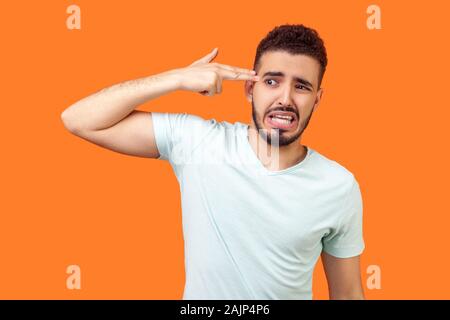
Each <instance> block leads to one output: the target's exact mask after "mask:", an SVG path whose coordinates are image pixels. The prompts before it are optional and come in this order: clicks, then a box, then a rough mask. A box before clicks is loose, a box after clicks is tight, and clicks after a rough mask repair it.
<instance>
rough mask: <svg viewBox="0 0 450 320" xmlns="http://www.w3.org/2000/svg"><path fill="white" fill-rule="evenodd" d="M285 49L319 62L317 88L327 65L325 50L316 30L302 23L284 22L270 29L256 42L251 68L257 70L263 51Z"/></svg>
mask: <svg viewBox="0 0 450 320" xmlns="http://www.w3.org/2000/svg"><path fill="white" fill-rule="evenodd" d="M279 50H281V51H287V52H289V53H290V54H304V55H307V56H310V57H311V58H314V59H316V60H317V61H318V62H319V64H320V72H319V88H320V85H321V83H322V78H323V75H324V73H325V69H326V67H327V63H328V60H327V51H326V49H325V45H324V42H323V40H322V39H321V38H320V36H319V34H318V33H317V31H316V30H314V29H311V28H308V27H306V26H304V25H303V24H285V25H281V26H277V27H275V28H274V29H272V31H270V32H269V33H268V34H267V35H266V37H265V38H264V39H262V40H261V42H260V43H259V44H258V47H257V49H256V56H255V61H254V63H253V70H256V71H258V69H259V67H260V65H259V63H260V61H259V60H260V59H261V56H262V55H263V53H264V52H268V51H279Z"/></svg>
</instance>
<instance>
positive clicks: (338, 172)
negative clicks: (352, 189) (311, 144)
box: [313, 150, 355, 185]
mask: <svg viewBox="0 0 450 320" xmlns="http://www.w3.org/2000/svg"><path fill="white" fill-rule="evenodd" d="M313 157H314V161H313V163H314V166H315V167H316V169H317V171H318V172H319V173H320V174H321V175H322V177H323V178H325V179H330V180H333V181H339V182H342V183H345V184H350V185H351V184H353V183H354V181H355V176H354V175H353V173H352V172H351V171H350V170H349V169H348V168H347V167H345V166H344V165H343V164H341V163H339V162H337V161H336V160H333V159H331V158H329V157H327V156H325V155H324V154H322V153H320V152H318V151H317V150H314V151H313Z"/></svg>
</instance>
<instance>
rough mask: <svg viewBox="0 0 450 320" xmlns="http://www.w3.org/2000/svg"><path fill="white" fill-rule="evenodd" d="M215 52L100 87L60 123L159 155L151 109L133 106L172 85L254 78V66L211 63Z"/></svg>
mask: <svg viewBox="0 0 450 320" xmlns="http://www.w3.org/2000/svg"><path fill="white" fill-rule="evenodd" d="M216 55H217V50H216V49H215V50H213V51H212V52H210V53H209V54H207V55H206V56H204V57H202V58H200V59H198V60H196V61H194V62H193V63H192V64H190V65H189V66H188V67H185V68H178V69H174V70H170V71H166V72H163V73H160V74H157V75H154V76H149V77H145V78H140V79H136V80H130V81H126V82H122V83H119V84H116V85H113V86H111V87H108V88H105V89H103V90H100V91H98V92H96V93H94V94H92V95H90V96H88V97H86V98H83V99H81V100H79V101H77V102H76V103H74V104H73V105H71V106H70V107H68V108H67V109H66V110H64V111H63V112H62V114H61V119H62V121H63V123H64V126H65V127H66V128H67V130H69V131H70V132H71V133H73V134H75V135H77V136H79V137H81V138H83V139H85V140H88V141H90V142H93V143H95V144H97V145H99V146H102V147H105V148H107V149H110V150H113V151H116V152H119V153H123V154H128V155H133V156H138V157H146V158H159V157H160V153H159V150H158V148H157V145H156V140H155V133H154V129H153V128H154V124H153V120H154V119H153V117H152V114H151V113H150V112H144V111H138V110H135V109H136V107H137V106H139V105H140V104H142V103H144V102H146V101H148V100H152V99H155V98H157V97H159V96H161V95H163V94H166V93H169V92H172V91H176V90H187V91H193V92H198V93H201V94H205V95H214V94H219V93H221V91H222V80H224V79H227V80H252V81H258V78H257V77H255V74H254V72H253V71H252V70H248V69H243V68H238V67H233V66H229V65H224V64H218V63H210V62H211V60H213V59H214V58H215V57H216ZM166 142H167V141H166Z"/></svg>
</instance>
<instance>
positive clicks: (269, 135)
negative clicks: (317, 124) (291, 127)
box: [252, 100, 313, 147]
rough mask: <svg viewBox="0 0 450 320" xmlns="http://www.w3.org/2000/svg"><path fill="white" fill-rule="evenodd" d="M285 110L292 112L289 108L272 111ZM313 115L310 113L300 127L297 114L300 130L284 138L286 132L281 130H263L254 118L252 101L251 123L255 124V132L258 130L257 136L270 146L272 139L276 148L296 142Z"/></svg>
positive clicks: (254, 111) (300, 122)
mask: <svg viewBox="0 0 450 320" xmlns="http://www.w3.org/2000/svg"><path fill="white" fill-rule="evenodd" d="M282 109H283V110H285V109H289V111H293V110H292V109H290V108H284V107H279V108H275V109H274V110H282ZM312 114H313V111H311V114H310V115H309V117H308V118H307V119H306V122H305V125H304V126H303V128H302V127H301V126H302V121H301V120H302V119H300V115H299V114H298V113H297V116H298V118H299V119H298V125H299V126H300V128H301V130H299V131H297V132H296V133H295V134H294V135H293V136H286V134H285V132H287V130H283V129H274V128H270V129H265V128H264V127H263V125H262V123H261V122H259V120H258V118H257V116H256V110H255V105H254V102H253V100H252V117H253V122H254V123H255V126H256V130H258V133H259V135H260V136H261V138H262V139H263V140H264V141H266V142H267V144H268V145H272V139H274V140H275V141H274V145H275V146H276V145H277V143H276V140H278V146H279V147H281V146H287V145H289V144H291V143H293V142H295V141H297V139H298V138H299V137H300V136H301V135H302V133H303V131H305V129H306V127H308V124H309V120H310V119H311V116H312ZM263 121H264V117H263Z"/></svg>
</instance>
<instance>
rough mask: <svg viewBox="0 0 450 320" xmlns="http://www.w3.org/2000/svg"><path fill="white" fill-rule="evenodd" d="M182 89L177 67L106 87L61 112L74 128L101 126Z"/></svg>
mask: <svg viewBox="0 0 450 320" xmlns="http://www.w3.org/2000/svg"><path fill="white" fill-rule="evenodd" d="M179 89H181V84H180V80H179V77H178V75H177V73H176V70H170V71H166V72H163V73H159V74H156V75H152V76H149V77H144V78H139V79H135V80H129V81H125V82H122V83H118V84H115V85H112V86H110V87H107V88H105V89H102V90H100V91H98V92H96V93H94V94H92V95H90V96H88V97H85V98H83V99H81V100H79V101H77V102H75V103H74V104H73V105H71V106H70V107H68V108H67V109H66V110H64V111H63V113H62V114H61V118H62V120H63V122H64V125H65V126H66V127H68V128H70V129H73V130H100V129H105V128H108V127H111V126H113V125H115V124H116V123H118V122H119V121H120V120H122V119H123V118H125V117H126V116H128V115H129V114H130V113H131V112H132V111H133V110H134V109H135V108H136V107H137V106H139V105H140V104H142V103H144V102H146V101H149V100H152V99H155V98H157V97H159V96H161V95H164V94H166V93H169V92H172V91H175V90H179Z"/></svg>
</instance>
